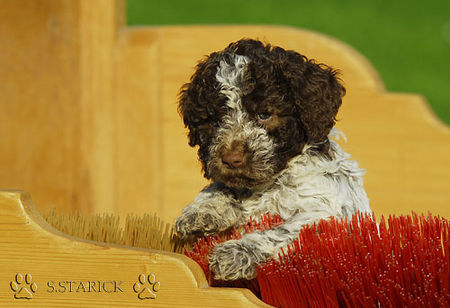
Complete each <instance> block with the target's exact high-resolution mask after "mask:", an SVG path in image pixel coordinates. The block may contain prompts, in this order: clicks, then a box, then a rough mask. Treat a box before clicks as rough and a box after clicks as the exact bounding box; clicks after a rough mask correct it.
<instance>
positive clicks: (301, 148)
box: [175, 39, 370, 280]
mask: <svg viewBox="0 0 450 308" xmlns="http://www.w3.org/2000/svg"><path fill="white" fill-rule="evenodd" d="M344 94H345V89H344V87H343V86H342V85H341V84H340V82H339V79H338V78H337V73H336V71H335V70H333V69H332V68H330V67H329V66H327V65H324V64H317V63H316V62H314V61H313V60H308V59H307V58H306V57H305V56H302V55H300V54H298V53H297V52H295V51H289V50H284V49H282V48H280V47H273V46H271V45H268V44H263V43H262V42H260V41H256V40H250V39H244V40H240V41H238V42H235V43H231V44H230V45H229V46H228V47H226V48H225V49H224V50H222V51H220V52H214V53H212V54H210V55H209V56H208V57H206V58H205V59H204V60H203V61H201V62H200V63H199V64H198V65H197V68H196V71H195V73H194V74H193V76H192V77H191V80H190V82H189V83H187V84H185V85H184V86H183V87H182V89H181V92H180V100H179V112H180V114H181V115H182V117H183V120H184V124H185V126H186V127H187V128H188V129H189V135H188V137H189V145H190V146H192V147H194V146H198V147H199V148H198V156H199V159H200V161H201V163H202V167H203V172H204V176H205V177H206V178H207V179H210V180H211V185H209V186H207V187H206V188H204V189H203V190H202V191H201V192H200V193H199V194H198V196H197V197H196V198H195V199H194V201H193V202H192V203H191V204H189V205H188V206H186V207H185V208H184V210H183V212H182V214H181V216H179V217H178V218H177V219H176V221H175V230H176V232H177V233H178V234H179V236H180V237H182V238H184V239H189V238H193V237H197V236H204V235H210V234H214V233H217V232H221V231H224V230H227V229H229V228H232V227H235V226H239V225H242V224H245V223H246V222H248V220H249V218H250V217H253V218H258V217H260V215H262V214H264V213H272V214H279V215H280V216H281V218H282V219H283V220H284V224H282V225H281V226H279V227H277V228H274V229H271V230H268V231H265V232H255V233H251V234H244V235H243V236H242V239H240V240H231V241H227V242H224V243H222V244H219V245H217V246H216V247H215V248H214V250H213V251H212V253H211V254H210V256H209V261H210V268H211V270H212V272H213V273H214V274H215V278H216V279H220V280H236V279H240V278H245V279H252V278H254V277H255V276H256V270H255V264H257V263H261V262H264V261H265V260H266V259H267V258H269V257H275V256H277V254H278V252H279V251H280V248H282V247H285V246H287V245H288V244H289V243H290V242H291V241H292V240H293V239H295V238H296V237H297V235H298V232H299V230H300V229H301V228H302V226H305V225H307V224H312V223H314V222H317V221H319V220H321V219H327V218H330V217H331V216H335V217H338V218H342V217H349V216H351V215H352V214H353V213H355V212H356V211H360V212H370V208H369V202H368V198H367V196H366V193H365V191H364V188H363V181H362V178H361V176H362V174H363V170H361V169H359V168H358V164H357V163H356V162H355V161H352V160H349V157H350V155H348V154H347V153H345V152H344V151H343V150H342V149H341V148H340V147H339V145H338V144H337V143H336V142H334V141H333V140H330V138H329V135H330V134H332V133H334V132H335V129H334V128H333V126H334V124H335V116H336V114H337V112H338V109H339V107H340V105H341V99H342V96H343V95H344Z"/></svg>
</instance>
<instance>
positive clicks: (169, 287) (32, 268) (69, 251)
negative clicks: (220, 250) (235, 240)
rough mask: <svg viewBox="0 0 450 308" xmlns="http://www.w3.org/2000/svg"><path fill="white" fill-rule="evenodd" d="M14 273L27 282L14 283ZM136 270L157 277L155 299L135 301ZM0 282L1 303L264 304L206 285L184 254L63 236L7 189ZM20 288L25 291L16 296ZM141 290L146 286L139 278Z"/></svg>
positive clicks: (1, 212) (244, 293) (245, 293)
mask: <svg viewBox="0 0 450 308" xmlns="http://www.w3.org/2000/svg"><path fill="white" fill-rule="evenodd" d="M17 274H21V275H22V277H23V278H24V277H25V275H26V274H30V275H31V280H30V281H25V280H24V279H23V280H21V279H18V280H19V282H21V284H18V283H16V278H15V277H16V275H17ZM141 274H144V275H146V276H148V275H150V274H154V275H155V277H156V281H158V282H160V288H159V290H158V291H157V292H153V293H154V294H155V295H156V298H153V299H139V298H138V293H136V292H135V291H134V289H133V286H134V284H135V283H137V282H138V281H139V280H138V279H139V276H140V275H141ZM0 281H1V282H2V287H0V306H2V307H28V306H30V305H32V306H33V307H268V306H267V305H265V304H264V303H262V302H261V301H259V300H258V299H257V298H256V297H255V296H254V295H253V294H252V293H251V292H250V291H249V290H246V289H232V288H210V287H208V284H207V282H206V280H205V276H204V275H203V272H202V270H201V269H200V267H199V266H198V265H197V264H195V262H194V261H192V260H190V259H189V258H187V257H185V256H184V255H179V254H173V253H164V252H157V251H151V250H145V249H132V248H126V247H121V246H118V245H108V246H107V245H105V244H101V243H95V242H89V241H83V240H79V239H76V238H73V237H70V236H68V235H65V234H62V233H60V232H58V231H56V230H54V229H52V228H51V227H50V226H48V225H47V224H46V223H45V221H43V219H42V218H41V217H40V216H39V214H38V213H37V212H36V210H35V209H34V207H33V205H32V203H31V199H30V196H29V195H28V194H27V193H23V192H13V191H0ZM70 281H73V282H72V283H70ZM89 281H90V282H89ZM99 281H101V282H100V283H99ZM10 282H14V283H16V284H17V285H18V287H17V288H15V290H16V291H17V292H14V291H13V289H12V288H11V287H10ZM60 282H61V285H59V283H60ZM105 282H106V283H105ZM33 283H35V284H36V286H37V289H36V288H34V287H33V289H32V285H33ZM81 283H82V285H81ZM71 285H72V290H71V288H70V286H71ZM89 285H90V286H89ZM99 285H101V286H102V288H101V289H100V288H99ZM103 285H104V288H103ZM22 287H24V288H26V289H27V291H28V292H27V291H22V292H21V293H19V292H20V288H22ZM144 287H149V288H152V285H151V284H149V283H148V281H144V284H143V286H142V287H141V289H140V290H144ZM33 290H34V292H33ZM16 294H18V296H17V297H23V296H25V297H26V298H15V295H16ZM145 295H149V294H148V293H143V296H145ZM143 296H141V297H143Z"/></svg>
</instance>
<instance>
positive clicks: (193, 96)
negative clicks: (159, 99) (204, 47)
mask: <svg viewBox="0 0 450 308" xmlns="http://www.w3.org/2000/svg"><path fill="white" fill-rule="evenodd" d="M218 58H219V54H218V53H215V52H214V53H212V54H210V55H209V56H207V57H205V58H204V59H203V60H202V61H200V62H199V63H198V64H197V67H196V70H195V73H194V74H193V75H192V77H191V80H190V82H189V83H186V84H185V85H183V86H182V87H181V90H180V94H179V96H178V97H179V101H178V112H179V113H180V115H181V116H182V118H183V121H184V125H185V127H187V128H188V129H189V134H188V137H189V145H190V146H192V147H194V146H196V145H200V144H201V142H202V140H201V138H202V134H201V133H200V129H201V126H202V124H204V123H205V122H208V121H211V120H213V119H214V117H215V116H216V115H215V113H216V112H215V109H214V108H215V104H214V102H217V100H218V99H217V98H218V92H219V88H218V87H217V81H216V78H215V75H216V72H217V65H218V63H219V60H218Z"/></svg>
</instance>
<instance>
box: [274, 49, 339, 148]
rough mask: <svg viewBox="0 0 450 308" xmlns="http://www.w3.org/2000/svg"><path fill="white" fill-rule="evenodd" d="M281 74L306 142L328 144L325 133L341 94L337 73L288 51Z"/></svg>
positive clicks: (332, 120)
mask: <svg viewBox="0 0 450 308" xmlns="http://www.w3.org/2000/svg"><path fill="white" fill-rule="evenodd" d="M283 74H284V77H285V78H286V81H287V82H288V84H289V86H290V91H289V92H290V93H291V96H292V97H291V99H292V100H293V102H294V104H295V106H296V109H297V112H298V116H299V119H300V121H301V126H302V129H304V130H305V133H306V138H307V140H306V142H307V143H309V144H320V143H325V144H328V138H327V137H328V134H329V132H330V130H331V128H332V127H333V126H334V124H335V122H336V114H337V112H338V109H339V107H340V105H341V103H342V97H343V96H344V95H345V88H344V87H343V86H342V85H341V84H340V82H339V79H338V77H337V72H336V71H335V70H333V69H332V68H331V67H329V66H327V65H325V64H317V63H315V62H314V61H313V60H308V59H307V58H306V57H304V56H302V55H299V54H298V53H295V52H288V56H287V61H285V63H284V65H283Z"/></svg>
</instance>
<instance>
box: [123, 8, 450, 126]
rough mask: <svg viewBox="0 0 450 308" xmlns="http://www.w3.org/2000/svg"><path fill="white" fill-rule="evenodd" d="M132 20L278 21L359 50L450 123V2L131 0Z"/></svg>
mask: <svg viewBox="0 0 450 308" xmlns="http://www.w3.org/2000/svg"><path fill="white" fill-rule="evenodd" d="M127 15H128V16H127V18H128V24H129V25H167V24H178V25H179V24H277V25H289V26H295V27H301V28H305V29H311V30H315V31H319V32H322V33H326V34H328V35H331V36H333V37H336V38H338V39H340V40H342V41H344V42H346V43H348V44H349V45H351V46H353V47H354V48H356V49H357V50H359V51H360V52H361V53H362V54H363V55H365V56H366V57H367V58H368V59H369V60H370V61H371V62H372V64H373V65H374V66H375V67H376V69H377V70H378V71H379V73H380V74H381V77H382V79H383V81H384V82H385V84H386V88H387V89H388V90H389V91H393V92H409V93H419V94H422V95H424V96H425V97H426V98H427V100H428V102H429V103H430V105H431V107H432V109H433V110H434V111H435V112H436V114H437V115H438V117H440V118H441V119H442V120H443V121H444V122H446V123H447V124H450V0H430V1H423V0H420V1H418V0H409V1H408V0H316V1H314V0H298V1H295V0H227V1H223V0H216V1H214V0H211V1H207V0H185V1H180V0H165V1H157V0H127Z"/></svg>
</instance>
